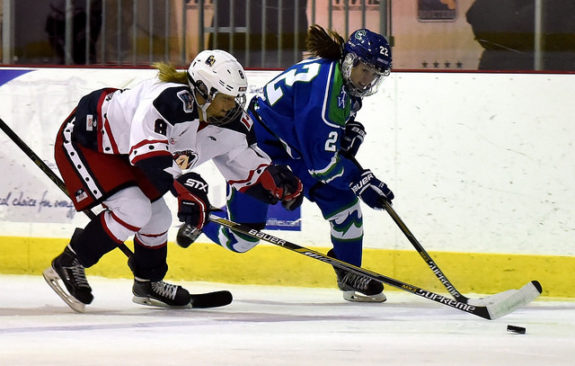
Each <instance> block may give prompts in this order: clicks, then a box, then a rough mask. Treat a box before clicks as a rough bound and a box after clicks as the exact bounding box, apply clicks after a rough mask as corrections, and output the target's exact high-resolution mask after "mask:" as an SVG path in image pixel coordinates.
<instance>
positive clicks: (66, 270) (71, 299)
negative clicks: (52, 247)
mask: <svg viewBox="0 0 575 366" xmlns="http://www.w3.org/2000/svg"><path fill="white" fill-rule="evenodd" d="M42 275H43V276H44V279H45V280H46V282H47V283H48V285H50V287H52V289H53V290H54V291H55V292H56V293H57V294H58V296H60V297H61V298H62V300H64V302H65V303H66V304H68V306H70V307H71V308H72V309H73V310H75V311H77V312H79V313H82V312H84V305H85V304H90V303H91V302H92V300H93V299H94V296H93V295H92V288H90V285H89V284H88V280H87V279H86V273H85V271H84V267H83V266H82V265H81V264H80V262H79V261H78V257H77V256H76V253H74V251H73V250H72V249H71V248H70V246H69V245H68V246H66V249H64V252H62V254H60V255H59V256H57V257H56V258H54V260H53V261H52V266H50V267H49V268H47V269H46V270H44V272H43V273H42ZM60 281H61V282H62V283H64V285H65V288H66V290H65V289H64V288H62V286H60V283H59V282H60Z"/></svg>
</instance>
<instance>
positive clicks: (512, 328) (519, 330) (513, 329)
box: [507, 325, 526, 334]
mask: <svg viewBox="0 0 575 366" xmlns="http://www.w3.org/2000/svg"><path fill="white" fill-rule="evenodd" d="M507 331H508V332H511V333H516V334H525V332H526V330H525V328H523V327H518V326H516V325H508V326H507Z"/></svg>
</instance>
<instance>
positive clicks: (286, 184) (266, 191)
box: [213, 117, 303, 210]
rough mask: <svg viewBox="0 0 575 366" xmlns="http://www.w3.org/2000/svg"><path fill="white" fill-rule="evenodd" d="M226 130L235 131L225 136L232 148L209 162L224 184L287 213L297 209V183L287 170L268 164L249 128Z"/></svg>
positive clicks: (300, 188)
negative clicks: (278, 203)
mask: <svg viewBox="0 0 575 366" xmlns="http://www.w3.org/2000/svg"><path fill="white" fill-rule="evenodd" d="M248 118H249V117H248ZM248 122H249V121H248ZM234 127H235V128H234ZM238 127H239V128H238ZM228 128H230V129H232V128H233V129H234V130H235V131H234V133H230V134H228V136H229V138H230V139H233V140H234V141H231V145H232V146H234V148H233V149H232V150H230V151H227V152H225V153H223V154H221V155H219V156H216V157H215V158H214V159H213V160H214V163H215V164H216V166H217V167H218V169H219V170H220V172H221V173H222V175H223V176H224V177H226V180H227V182H228V184H230V186H231V187H232V188H234V189H236V190H238V191H240V192H243V193H246V194H249V195H251V196H252V197H255V198H256V199H258V200H260V201H263V202H266V203H269V204H275V203H277V202H278V201H281V202H282V204H283V205H284V207H286V208H288V209H290V210H293V209H295V208H297V207H298V206H300V205H301V203H302V200H303V195H302V192H303V185H302V183H301V181H300V180H299V178H298V177H296V176H295V174H294V173H293V172H292V171H291V170H290V169H289V168H288V167H287V166H283V165H275V164H273V163H272V161H271V159H270V157H269V156H268V155H267V154H266V153H265V152H263V151H262V150H261V149H260V148H259V147H258V146H257V143H256V142H255V141H256V140H255V135H254V134H253V131H252V130H251V125H250V124H247V123H244V127H242V126H233V125H232V126H229V127H228Z"/></svg>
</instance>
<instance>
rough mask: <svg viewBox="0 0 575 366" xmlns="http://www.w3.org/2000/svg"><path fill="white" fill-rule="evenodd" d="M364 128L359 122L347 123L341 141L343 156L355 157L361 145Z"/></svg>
mask: <svg viewBox="0 0 575 366" xmlns="http://www.w3.org/2000/svg"><path fill="white" fill-rule="evenodd" d="M364 137H365V128H364V127H363V125H362V124H361V123H360V122H357V121H349V122H348V123H346V125H345V131H344V133H343V138H342V140H341V151H342V152H343V153H344V155H347V156H355V155H356V154H357V151H358V150H359V147H360V145H361V144H362V143H363V138H364Z"/></svg>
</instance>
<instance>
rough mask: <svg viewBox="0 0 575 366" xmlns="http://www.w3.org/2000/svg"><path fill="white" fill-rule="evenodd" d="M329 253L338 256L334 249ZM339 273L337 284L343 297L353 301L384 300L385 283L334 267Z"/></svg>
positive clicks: (328, 253) (336, 272) (330, 255)
mask: <svg viewBox="0 0 575 366" xmlns="http://www.w3.org/2000/svg"><path fill="white" fill-rule="evenodd" d="M327 255H328V256H329V257H332V258H336V256H335V254H334V251H333V249H331V250H330V251H329V252H327ZM333 269H334V270H335V274H336V275H337V286H338V287H339V289H340V290H341V291H342V292H343V298H344V299H345V300H347V301H352V302H384V301H385V300H387V298H386V297H385V294H384V293H383V284H382V283H381V282H378V281H375V280H373V279H371V278H369V277H365V276H361V275H358V274H355V273H352V272H348V271H346V270H344V269H341V268H337V267H333Z"/></svg>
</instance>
